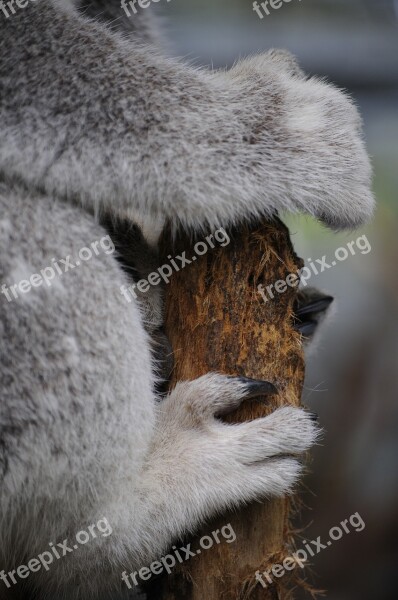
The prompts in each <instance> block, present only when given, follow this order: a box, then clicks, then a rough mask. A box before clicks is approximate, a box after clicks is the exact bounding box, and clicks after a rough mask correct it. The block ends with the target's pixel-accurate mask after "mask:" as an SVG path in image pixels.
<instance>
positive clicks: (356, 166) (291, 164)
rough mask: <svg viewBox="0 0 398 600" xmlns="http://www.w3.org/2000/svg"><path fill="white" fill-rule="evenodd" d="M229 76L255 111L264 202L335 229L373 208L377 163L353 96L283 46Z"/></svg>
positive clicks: (250, 120) (251, 150)
mask: <svg viewBox="0 0 398 600" xmlns="http://www.w3.org/2000/svg"><path fill="white" fill-rule="evenodd" d="M230 74H231V76H232V77H233V79H234V81H235V82H236V83H237V84H238V86H240V88H241V90H244V97H243V96H242V100H241V101H242V104H243V103H244V102H245V103H246V106H247V107H248V109H249V110H250V115H249V114H248V115H247V116H246V117H245V119H246V127H247V129H248V132H247V134H246V135H245V136H244V139H245V140H246V141H248V143H249V145H250V147H246V151H245V152H246V154H247V156H248V157H249V156H251V159H250V160H251V165H255V169H253V166H251V167H249V166H248V169H250V168H251V169H253V176H254V178H255V179H254V178H253V179H252V182H253V185H255V186H256V187H258V188H260V187H261V186H262V190H263V194H265V195H266V200H265V201H266V202H268V203H269V204H270V205H271V207H274V208H275V209H276V210H278V209H279V210H281V209H286V210H290V211H303V212H307V213H310V214H311V215H313V216H315V217H316V218H318V219H320V220H321V221H322V222H324V223H325V224H326V225H328V226H329V227H332V228H334V229H340V228H354V227H357V226H359V225H360V224H362V223H363V222H365V221H367V220H368V219H369V218H370V217H371V215H372V213H373V208H374V198H373V195H372V192H371V166H370V161H369V158H368V155H367V153H366V149H365V145H364V142H363V139H362V126H361V120H360V117H359V114H358V111H357V109H356V107H355V105H354V103H353V102H352V100H351V99H350V98H349V97H348V95H346V94H345V93H343V92H342V91H340V90H338V89H337V88H335V87H334V86H333V85H330V84H327V83H325V82H324V81H320V80H319V79H316V78H309V79H308V78H306V77H305V76H304V74H303V73H302V71H301V70H300V69H299V67H298V65H297V63H296V61H295V60H294V58H293V57H292V56H290V55H289V54H288V53H285V52H280V51H271V52H269V53H266V54H261V55H258V56H255V57H252V58H249V59H246V60H243V61H241V62H240V63H238V64H237V65H236V66H235V67H234V68H233V69H232V70H231V71H230ZM254 171H255V172H254ZM258 193H261V192H258Z"/></svg>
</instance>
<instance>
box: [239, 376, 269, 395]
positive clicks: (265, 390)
mask: <svg viewBox="0 0 398 600" xmlns="http://www.w3.org/2000/svg"><path fill="white" fill-rule="evenodd" d="M238 379H239V381H241V382H242V383H244V384H245V385H246V387H247V394H246V398H256V397H257V396H271V395H273V394H277V393H278V390H277V388H276V387H275V386H274V384H273V383H271V382H270V381H261V380H260V379H250V377H238Z"/></svg>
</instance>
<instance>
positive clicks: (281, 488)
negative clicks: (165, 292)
mask: <svg viewBox="0 0 398 600" xmlns="http://www.w3.org/2000/svg"><path fill="white" fill-rule="evenodd" d="M20 4H22V3H18V5H16V4H15V2H14V1H11V2H8V3H7V2H1V3H0V28H1V36H0V114H1V119H0V207H1V208H0V286H1V294H0V302H1V310H0V332H1V350H0V353H1V360H0V389H1V404H0V505H1V516H2V518H1V524H0V538H1V543H0V569H1V572H0V598H1V599H3V598H4V599H11V598H12V599H17V600H22V599H25V598H28V599H29V600H35V599H39V598H40V600H42V599H43V600H47V599H49V600H62V599H67V600H83V599H84V600H90V599H91V598H93V599H96V600H98V599H103V600H110V599H114V598H116V597H117V598H128V597H130V596H129V594H130V591H129V589H128V587H127V586H126V585H125V584H124V582H123V581H122V577H121V574H122V572H124V571H126V572H128V573H130V572H132V571H136V570H137V569H139V568H141V567H142V566H145V565H147V564H149V563H150V562H151V561H152V560H154V559H156V558H158V557H160V556H161V555H162V554H163V553H164V552H165V551H166V550H167V549H168V547H169V546H170V545H171V544H172V543H173V540H176V539H178V538H179V537H180V536H183V535H185V534H186V533H187V532H193V531H194V530H195V529H196V528H197V527H198V526H199V525H200V524H201V523H203V522H204V521H205V520H206V519H209V518H210V517H212V516H214V515H215V514H216V513H218V512H220V511H224V510H226V509H229V508H233V507H238V506H240V505H242V504H243V503H246V502H249V501H253V500H262V499H265V498H269V497H272V496H280V495H284V494H288V493H289V492H290V491H291V490H292V489H293V488H294V486H295V484H296V482H297V481H298V478H299V476H300V472H301V468H302V467H301V455H302V454H303V453H305V452H306V451H307V450H308V449H309V448H310V447H311V446H312V444H314V443H315V441H316V440H317V437H318V427H317V424H316V423H315V422H314V420H313V415H311V413H309V412H308V411H306V410H302V409H298V408H293V407H290V406H286V407H282V408H279V409H277V410H276V411H275V412H273V413H272V414H270V415H269V416H267V417H265V418H260V419H257V420H254V421H252V422H247V423H242V424H239V425H228V424H226V423H224V422H222V421H221V420H220V419H219V418H217V417H218V416H219V415H221V414H226V413H228V412H230V411H233V410H235V409H236V408H237V407H238V406H239V405H240V404H241V403H242V402H244V401H245V400H246V399H247V398H252V397H255V396H259V395H266V394H270V393H275V392H276V390H275V388H274V386H273V385H272V384H271V383H269V382H262V381H253V380H251V379H247V378H244V377H231V376H227V375H222V374H218V373H209V374H207V375H205V376H203V377H201V378H199V379H197V380H194V381H184V382H180V383H178V384H177V386H176V387H175V389H173V390H172V391H171V392H170V393H169V394H168V395H167V396H166V397H164V398H163V399H162V400H161V401H160V398H159V395H158V393H157V391H156V384H157V383H158V380H159V379H160V378H161V377H160V375H159V373H158V370H157V368H158V367H157V362H156V357H155V353H154V344H153V336H154V335H155V336H156V333H158V334H159V332H160V333H161V331H162V300H161V297H160V296H156V297H155V296H153V297H151V298H150V300H143V299H142V298H141V299H140V298H138V299H132V301H131V302H126V300H125V298H123V296H122V294H121V293H120V289H121V286H123V285H128V284H129V282H130V277H131V272H129V267H128V264H127V263H129V261H130V262H131V261H132V262H133V263H134V265H133V266H132V267H131V265H130V270H131V269H132V270H133V271H134V272H138V273H139V272H140V269H142V268H143V269H144V270H145V268H148V265H150V264H152V263H151V262H150V261H152V260H154V258H153V257H154V256H155V255H154V254H153V253H155V254H156V248H154V247H153V240H150V241H147V239H146V237H145V236H144V235H143V234H142V233H141V230H140V229H138V227H137V223H138V224H140V225H142V227H143V231H144V232H145V231H146V232H149V234H150V233H151V232H152V233H153V232H155V231H157V230H158V229H159V227H161V226H162V225H163V224H165V223H167V224H168V225H169V226H170V227H171V228H172V229H173V230H177V228H179V227H182V228H185V229H187V230H190V231H192V232H194V233H196V234H197V233H200V232H205V231H208V230H212V231H213V230H214V229H215V228H217V227H220V226H222V227H224V228H228V227H234V226H239V224H241V223H245V222H249V221H250V222H253V221H255V220H257V219H264V218H266V217H272V216H273V215H275V214H276V213H277V212H280V211H291V212H299V211H301V212H305V213H307V214H309V215H312V216H313V217H315V218H317V219H319V220H320V221H321V222H322V223H324V224H325V225H326V226H328V227H331V228H334V229H344V228H354V227H357V226H359V225H360V224H362V223H363V222H365V221H366V220H367V219H369V218H370V216H371V214H372V211H373V205H374V200H373V196H372V192H371V187H370V183H371V167H370V163H369V159H368V156H367V153H366V149H365V146H364V142H363V139H362V132H361V121H360V117H359V115H358V112H357V109H356V108H355V106H354V104H353V102H352V101H351V99H350V98H349V97H348V96H347V95H345V94H344V93H343V92H341V91H339V90H338V89H336V88H335V87H333V86H332V85H330V84H327V83H325V82H324V81H321V80H320V79H317V78H315V77H312V78H308V77H306V76H305V74H304V73H303V72H302V71H301V69H300V68H299V66H298V65H297V63H296V61H295V60H294V58H293V57H291V56H290V54H288V53H286V52H283V51H274V50H272V51H269V52H266V53H263V54H259V55H256V56H251V57H249V58H246V59H244V60H240V61H239V62H237V63H236V64H235V65H234V66H233V67H232V68H231V69H230V70H219V71H210V70H209V71H206V70H204V69H197V68H194V67H193V66H190V65H187V64H184V62H182V61H181V60H179V59H176V58H172V57H169V56H166V55H165V54H164V53H163V52H162V45H161V33H160V32H159V27H158V26H157V23H156V21H154V20H153V17H152V15H151V14H150V11H149V9H145V10H142V11H141V12H140V13H139V14H137V15H134V16H131V17H130V18H128V17H127V15H126V14H125V12H124V11H123V10H122V9H121V6H120V4H119V2H118V0H114V1H113V0H80V1H76V2H75V1H72V0H62V1H61V0H35V1H33V0H30V1H28V2H26V3H24V6H23V7H21V6H20ZM129 232H132V233H133V235H132V236H129V235H127V234H128V233H129ZM125 234H126V235H125ZM109 236H110V237H109ZM152 237H155V238H156V236H152ZM106 239H107V240H108V241H109V240H112V242H113V243H114V246H115V251H114V252H110V251H109V252H108V251H102V252H98V253H97V254H96V255H95V256H93V258H92V260H87V261H84V262H82V264H81V265H80V266H79V267H78V268H75V267H76V266H77V264H76V262H77V261H76V254H77V253H78V252H79V251H80V249H82V248H87V246H88V245H89V244H91V243H94V242H97V249H99V247H98V240H101V241H103V240H106ZM131 239H132V240H133V241H132V242H128V241H126V240H131ZM134 240H135V241H134ZM129 244H130V246H129ZM103 246H104V248H105V244H103ZM126 246H127V247H126ZM93 248H94V246H93ZM107 248H108V249H109V248H110V249H111V250H112V248H111V246H110V243H108V246H107ZM124 252H126V253H127V255H128V257H127V259H126V260H124V259H123V253H124ZM66 257H68V258H66ZM71 257H74V265H73V266H72V265H71V264H70V262H71ZM148 257H149V258H148ZM61 259H62V261H63V262H62V265H63V269H64V270H63V271H62V273H63V274H62V276H61V275H60V274H59V276H57V277H54V278H53V280H52V281H51V285H48V284H47V282H46V281H41V284H39V279H37V278H36V279H35V281H36V284H35V286H34V289H33V287H32V289H31V290H30V291H29V293H22V292H21V290H19V292H18V293H15V294H13V292H12V289H14V291H15V292H16V287H15V284H17V283H18V282H21V285H20V288H22V282H23V281H25V282H26V281H29V280H30V281H33V279H32V274H38V273H41V272H42V271H43V270H44V273H47V271H45V269H46V268H47V267H50V266H52V268H53V271H54V272H55V269H56V266H55V265H56V264H58V266H59V267H60V265H61ZM148 261H149V262H148ZM126 264H127V267H126ZM145 265H146V266H145ZM66 266H68V269H66ZM24 285H25V286H26V283H25V284H24ZM13 286H14V287H13ZM32 286H33V284H32ZM25 291H26V289H25ZM312 310H314V311H315V309H312ZM307 312H308V311H307ZM300 314H301V316H302V319H301V320H299V323H301V325H302V326H303V327H304V326H305V327H308V326H309V327H310V328H311V324H310V325H308V323H307V324H305V320H303V319H304V317H303V315H304V314H305V311H303V310H301V313H300ZM299 326H300V325H299ZM103 519H107V522H108V523H109V525H110V527H111V529H112V533H111V535H107V536H100V535H97V537H95V538H94V537H93V538H92V539H91V540H90V542H89V543H87V544H86V545H85V547H84V549H79V550H75V551H69V550H68V551H67V556H61V558H59V559H58V558H56V556H55V551H54V550H53V549H55V548H56V547H57V546H56V544H57V543H58V544H59V543H61V544H64V542H65V540H71V539H73V538H74V536H75V534H76V532H78V531H79V530H82V529H85V528H86V529H87V527H88V526H89V525H90V524H94V523H99V522H100V521H101V520H103ZM63 541H64V542H63ZM64 545H65V544H64ZM58 548H60V546H58ZM72 550H73V548H72ZM45 551H47V552H53V554H54V556H55V557H54V559H53V560H52V561H51V564H49V565H47V566H46V567H45V566H44V565H43V564H42V565H41V568H40V565H39V568H37V562H38V561H36V563H35V562H33V563H32V562H31V559H34V558H35V557H38V556H39V555H43V553H44V552H45ZM47 561H48V562H49V561H50V559H49V558H48V555H47ZM21 565H25V566H26V565H32V566H29V567H28V569H29V572H28V575H27V574H26V568H25V569H20V570H19V571H18V566H21Z"/></svg>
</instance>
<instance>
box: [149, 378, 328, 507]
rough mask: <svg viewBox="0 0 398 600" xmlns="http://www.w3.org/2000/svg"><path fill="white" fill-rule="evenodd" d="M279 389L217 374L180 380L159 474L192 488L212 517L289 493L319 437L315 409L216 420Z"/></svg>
mask: <svg viewBox="0 0 398 600" xmlns="http://www.w3.org/2000/svg"><path fill="white" fill-rule="evenodd" d="M274 393H276V389H275V387H274V386H273V385H272V384H271V383H269V382H263V381H256V380H252V379H247V378H241V377H228V376H224V375H218V374H214V373H210V374H208V375H205V376H203V377H200V378H199V379H196V380H194V381H190V382H182V383H179V384H177V386H176V388H175V389H174V390H173V392H172V393H171V394H170V396H169V397H168V398H167V399H166V400H165V402H164V403H163V404H161V405H160V414H159V424H158V432H159V437H158V438H157V448H156V453H157V456H158V460H160V462H161V463H162V467H158V469H159V470H158V473H159V477H162V475H163V477H164V478H165V480H167V482H168V484H169V485H170V481H171V480H172V481H173V489H184V488H185V492H184V495H185V497H188V498H189V499H190V500H189V501H190V502H191V503H192V507H193V508H194V509H195V510H196V512H199V513H202V514H204V515H205V516H209V515H211V514H214V513H215V512H217V511H218V510H222V509H225V508H227V507H230V506H236V505H238V504H241V503H244V502H247V501H250V500H253V499H261V498H267V497H271V496H275V495H277V496H280V495H283V494H286V493H288V492H290V491H291V490H292V488H293V486H294V484H295V483H296V482H297V479H298V477H299V475H300V472H301V470H302V465H301V462H300V459H299V456H300V455H301V454H302V453H304V452H306V451H307V450H308V449H309V448H310V447H311V446H312V445H313V444H314V443H315V442H316V441H317V439H318V437H319V434H320V430H319V429H318V427H317V425H316V422H315V418H314V414H313V413H310V412H308V411H305V410H302V409H299V408H294V407H292V406H286V407H283V408H279V409H277V410H275V411H274V412H273V413H271V414H270V415H269V416H267V417H263V418H259V419H256V420H254V421H251V422H245V423H240V424H232V425H231V424H226V423H224V422H222V421H221V420H220V419H219V418H217V417H219V416H221V415H225V414H227V413H229V412H231V411H233V410H235V409H236V408H238V406H239V405H240V404H241V403H242V402H244V401H245V400H246V399H248V398H253V397H257V396H264V395H269V394H274ZM167 457H169V458H167Z"/></svg>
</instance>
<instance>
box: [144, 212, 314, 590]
mask: <svg viewBox="0 0 398 600" xmlns="http://www.w3.org/2000/svg"><path fill="white" fill-rule="evenodd" d="M227 233H228V236H229V237H230V239H231V242H230V244H229V245H227V246H225V247H217V245H216V247H215V248H214V249H209V250H208V252H207V253H206V254H205V255H203V256H201V257H198V258H197V260H196V261H195V262H193V263H192V264H190V265H188V266H186V267H185V268H184V269H183V270H181V271H179V272H177V273H174V274H173V276H172V280H171V282H170V284H169V285H168V286H167V290H166V315H167V316H166V332H167V335H168V336H169V339H170V341H171V344H172V347H173V350H174V359H175V367H174V371H173V377H172V382H171V387H173V386H174V385H175V383H176V382H177V381H180V380H184V379H194V378H196V377H199V376H200V375H203V374H205V373H208V372H209V371H217V372H220V373H226V374H230V375H244V376H247V377H252V378H255V379H265V380H269V381H271V382H273V383H275V385H276V386H277V388H278V390H279V394H278V395H277V396H273V397H272V398H268V401H267V402H261V401H258V400H253V401H250V402H246V403H244V405H243V406H242V407H241V409H239V411H237V412H236V413H234V415H233V418H231V417H232V416H230V417H229V420H231V421H234V422H239V421H244V420H251V419H253V418H257V417H260V416H264V415H266V414H269V413H270V412H271V411H272V410H274V409H275V408H276V407H277V406H280V405H286V404H293V405H295V406H297V405H299V403H300V395H301V389H302V385H303V379H304V359H303V353H302V344H301V339H300V334H298V333H297V332H296V331H295V330H294V329H293V328H292V318H291V317H292V314H293V303H294V300H295V298H296V295H297V287H287V290H286V291H285V292H284V293H281V294H277V293H275V295H274V299H272V300H269V301H268V302H265V301H264V300H263V298H262V297H261V295H260V294H259V292H258V290H257V286H258V284H263V285H264V286H267V285H270V284H275V282H276V281H278V280H280V279H283V280H285V279H286V277H287V275H288V274H289V273H293V272H297V270H298V269H300V268H301V267H302V266H303V263H302V260H301V259H299V258H298V257H297V256H296V254H295V252H294V250H293V247H292V244H291V241H290V237H289V232H288V230H287V228H286V227H285V226H284V225H283V223H281V221H279V220H278V219H275V220H273V221H269V222H266V223H264V224H263V225H261V226H260V227H256V228H249V227H246V228H243V229H242V230H240V231H233V232H231V231H227ZM200 239H202V238H200ZM203 239H204V237H203ZM163 244H164V248H167V251H166V252H165V255H166V254H168V255H170V253H171V254H172V255H173V256H175V255H177V254H180V253H181V251H184V250H185V251H186V256H187V257H192V256H194V251H193V245H194V243H193V241H192V240H191V239H189V238H188V237H187V236H186V235H179V236H178V237H177V240H175V241H174V243H173V244H172V243H171V239H170V238H168V239H167V240H166V241H165V240H164V241H163ZM171 248H172V250H171ZM166 261H167V259H165V262H166ZM291 505H292V500H291V499H289V498H284V499H273V500H270V501H264V502H263V503H254V504H252V505H250V506H247V507H244V508H242V509H239V510H237V511H234V512H231V513H229V514H224V515H222V516H220V517H218V518H216V519H214V520H213V521H211V522H209V523H207V524H206V526H205V527H203V528H202V530H201V531H199V532H198V537H197V539H196V542H195V540H189V541H192V547H193V548H195V547H197V548H199V545H198V539H200V537H201V536H203V535H209V534H210V533H211V532H212V531H215V530H216V529H221V528H222V527H223V526H224V525H226V524H228V523H230V524H231V525H232V527H233V530H234V532H235V533H236V536H237V539H236V541H235V542H233V543H226V542H225V541H223V540H222V539H221V543H220V544H214V545H213V547H212V548H211V549H209V550H202V552H201V554H200V555H197V556H195V558H191V559H189V560H188V561H187V562H185V563H184V564H181V565H179V566H178V567H176V568H175V569H174V570H173V572H172V573H171V575H166V576H164V577H160V578H159V579H158V580H157V581H156V582H154V587H153V589H152V591H150V592H149V598H150V600H241V599H242V600H243V599H250V600H257V599H260V598H261V599H263V600H271V599H272V600H276V599H278V600H286V599H287V598H290V597H291V589H292V586H293V578H294V576H295V574H294V572H292V571H291V572H290V574H289V573H288V574H286V575H285V576H284V577H283V578H282V579H279V580H278V579H277V578H274V583H273V584H267V586H268V587H267V588H264V587H263V586H262V585H261V584H260V583H259V582H257V581H256V579H255V572H256V571H257V570H259V571H260V572H262V571H264V570H266V569H268V568H269V567H272V565H274V564H277V563H280V562H281V561H283V559H284V558H285V557H286V556H288V555H291V552H292V545H291V543H292V539H291V538H292V535H291V529H290V523H289V514H290V509H291Z"/></svg>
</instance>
